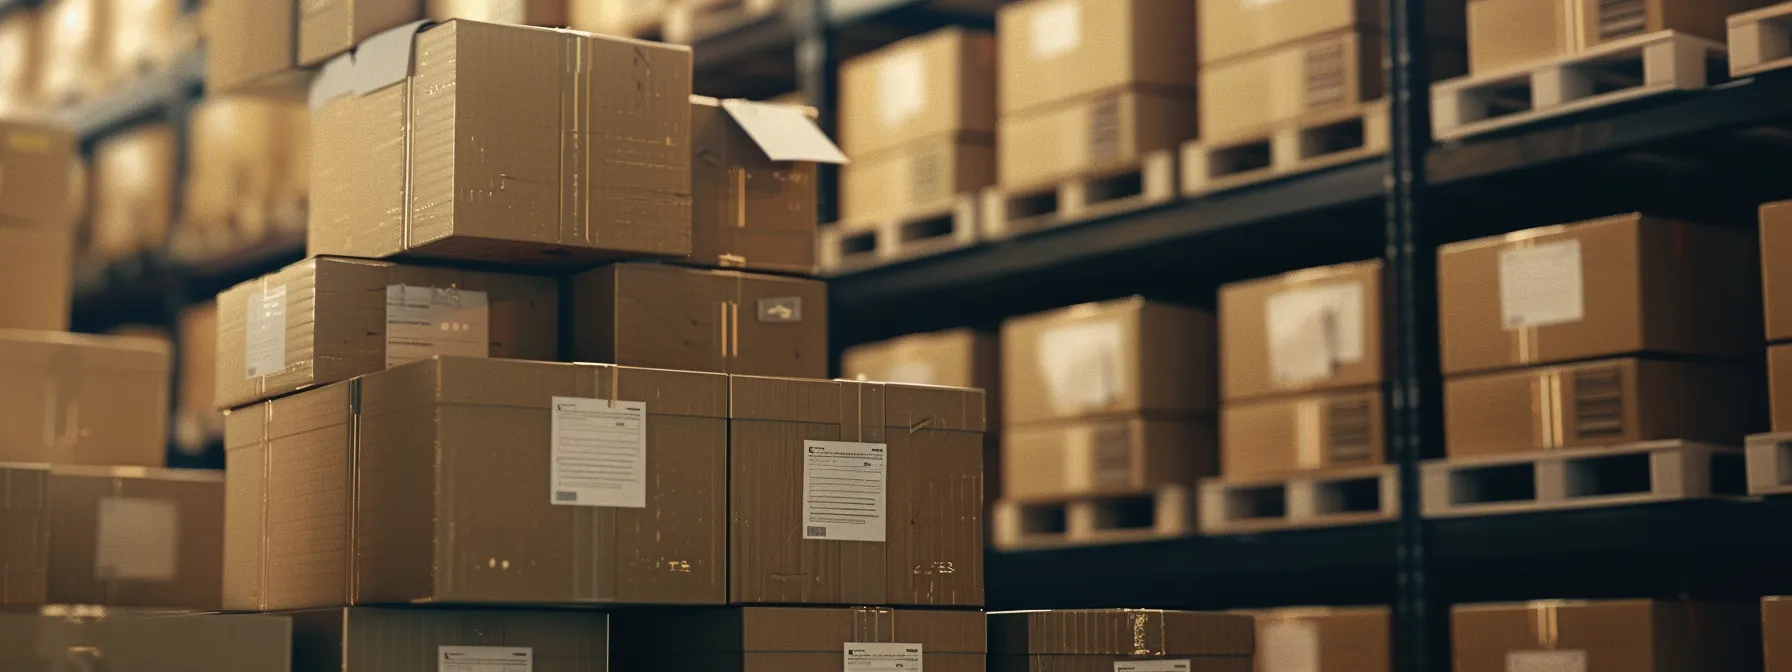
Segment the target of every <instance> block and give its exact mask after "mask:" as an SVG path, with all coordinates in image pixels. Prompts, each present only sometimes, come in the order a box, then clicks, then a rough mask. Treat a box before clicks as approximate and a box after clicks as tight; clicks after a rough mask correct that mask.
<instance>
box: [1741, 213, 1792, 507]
mask: <svg viewBox="0 0 1792 672" xmlns="http://www.w3.org/2000/svg"><path fill="white" fill-rule="evenodd" d="M1787 254H1792V201H1782V202H1779V203H1768V204H1766V205H1763V206H1761V261H1762V264H1761V279H1762V292H1763V294H1764V296H1765V298H1766V311H1767V312H1766V317H1767V319H1766V325H1767V384H1768V389H1769V391H1770V395H1769V397H1770V398H1771V400H1772V405H1773V410H1772V413H1771V423H1770V424H1771V425H1772V428H1773V433H1772V434H1765V435H1759V436H1752V437H1749V440H1748V490H1749V492H1750V493H1751V494H1757V495H1767V494H1780V493H1788V492H1792V269H1789V268H1787V267H1786V264H1785V262H1784V261H1781V260H1783V259H1785V258H1786V255H1787Z"/></svg>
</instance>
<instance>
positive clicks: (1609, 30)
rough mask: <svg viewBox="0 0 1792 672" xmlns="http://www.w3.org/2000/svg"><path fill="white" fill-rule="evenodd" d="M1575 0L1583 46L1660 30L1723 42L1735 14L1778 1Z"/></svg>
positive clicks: (1727, 35)
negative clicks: (1726, 22) (1620, 0)
mask: <svg viewBox="0 0 1792 672" xmlns="http://www.w3.org/2000/svg"><path fill="white" fill-rule="evenodd" d="M1574 1H1576V2H1579V3H1580V8H1579V10H1578V11H1579V16H1580V23H1581V26H1580V30H1581V44H1582V45H1585V46H1586V47H1592V46H1596V45H1600V44H1604V43H1607V42H1613V41H1616V40H1621V39H1624V38H1626V37H1630V36H1633V35H1642V34H1644V33H1653V32H1656V31H1660V30H1674V31H1679V32H1682V33H1690V34H1693V35H1697V36H1699V37H1704V38H1706V39H1711V40H1716V41H1718V42H1720V43H1721V42H1723V41H1724V40H1725V39H1726V38H1728V37H1729V29H1728V28H1727V27H1726V26H1725V20H1726V19H1727V18H1728V17H1729V16H1730V15H1731V14H1736V13H1739V12H1744V11H1747V10H1750V9H1755V8H1758V7H1765V6H1767V5H1771V4H1775V0H1629V2H1613V1H1612V0H1574ZM1627 5H1628V6H1627ZM1639 15H1640V16H1639Z"/></svg>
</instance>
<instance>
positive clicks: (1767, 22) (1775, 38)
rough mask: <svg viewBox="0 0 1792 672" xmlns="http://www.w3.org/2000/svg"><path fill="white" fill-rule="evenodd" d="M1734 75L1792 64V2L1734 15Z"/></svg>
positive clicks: (1731, 24) (1731, 28) (1731, 33)
mask: <svg viewBox="0 0 1792 672" xmlns="http://www.w3.org/2000/svg"><path fill="white" fill-rule="evenodd" d="M1729 44H1730V76H1731V77H1746V76H1748V75H1753V74H1756V73H1761V72H1766V71H1768V70H1778V69H1780V68H1785V67H1792V2H1787V3H1782V4H1778V5H1774V6H1772V7H1763V8H1761V9H1757V10H1753V11H1748V12H1743V13H1741V14H1734V15H1731V16H1730V18H1729Z"/></svg>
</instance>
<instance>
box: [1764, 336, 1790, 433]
mask: <svg viewBox="0 0 1792 672" xmlns="http://www.w3.org/2000/svg"><path fill="white" fill-rule="evenodd" d="M1767 384H1768V387H1769V389H1770V390H1771V392H1772V394H1771V397H1772V399H1773V431H1775V432H1792V344H1786V345H1776V346H1773V347H1771V348H1768V349H1767Z"/></svg>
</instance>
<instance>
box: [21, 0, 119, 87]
mask: <svg viewBox="0 0 1792 672" xmlns="http://www.w3.org/2000/svg"><path fill="white" fill-rule="evenodd" d="M106 10H107V7H106V5H105V3H104V2H103V1H102V0H49V1H48V2H45V3H44V5H43V8H42V9H40V10H38V17H39V21H41V24H40V25H42V26H43V28H44V31H43V34H42V35H41V36H40V37H41V39H42V49H43V51H42V60H41V61H40V62H41V64H42V68H43V69H42V70H40V71H39V72H38V90H39V91H40V92H41V93H42V94H43V102H44V104H45V105H47V106H50V107H59V106H63V105H67V104H69V103H72V102H74V101H77V100H80V99H82V98H84V97H87V96H90V95H92V94H95V93H98V92H99V91H100V90H101V89H102V88H103V87H105V85H106V83H107V81H106V80H107V78H106V67H105V58H106V48H107V47H106V45H107V44H108V41H107V36H108V34H109V24H110V18H111V12H109V11H106Z"/></svg>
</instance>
